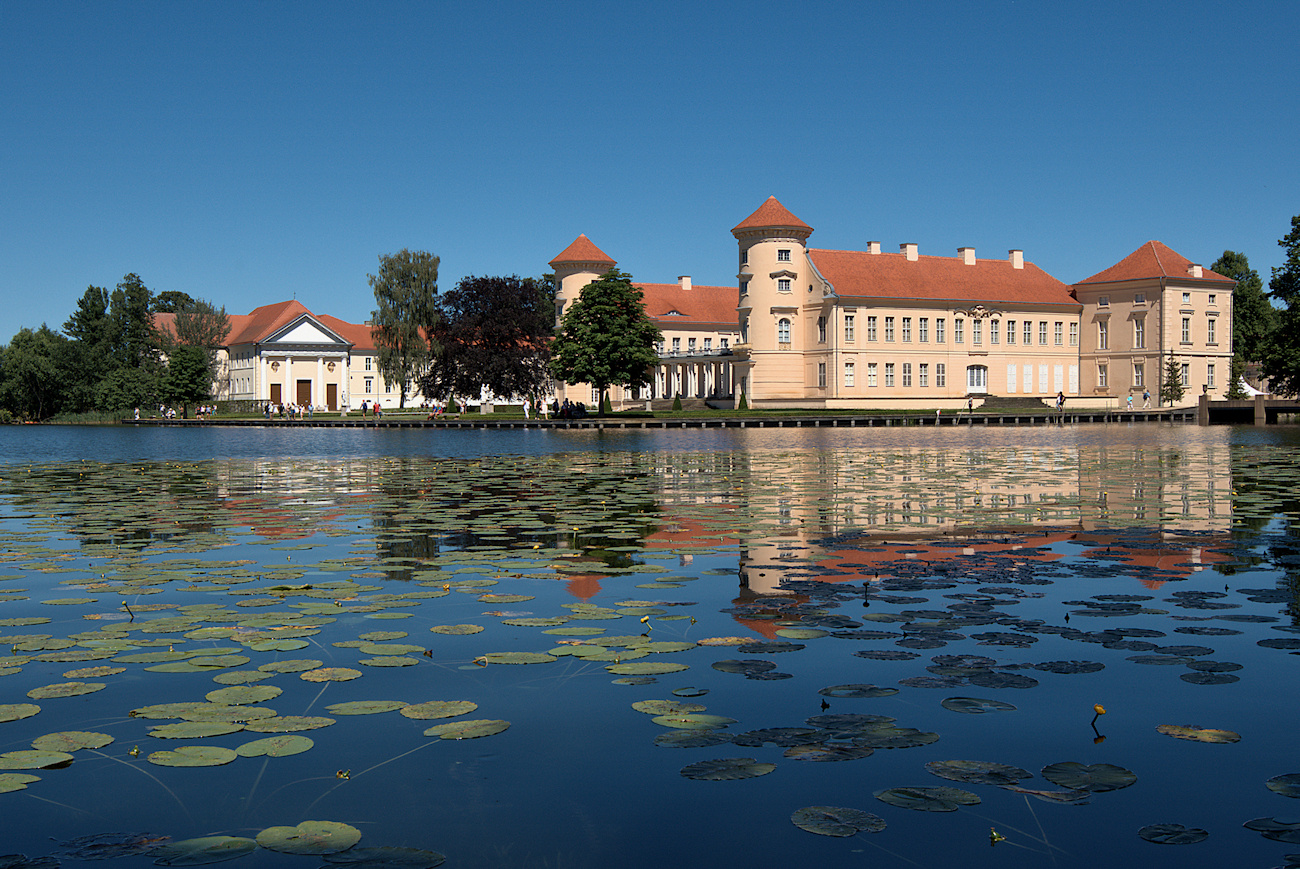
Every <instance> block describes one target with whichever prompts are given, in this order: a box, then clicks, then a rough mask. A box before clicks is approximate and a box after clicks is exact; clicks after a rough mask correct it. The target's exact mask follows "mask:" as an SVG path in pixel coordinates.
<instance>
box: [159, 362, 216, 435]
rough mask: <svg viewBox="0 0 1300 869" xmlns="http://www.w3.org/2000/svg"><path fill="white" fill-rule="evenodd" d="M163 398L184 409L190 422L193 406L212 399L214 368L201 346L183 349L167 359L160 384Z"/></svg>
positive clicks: (185, 416) (184, 413) (182, 413)
mask: <svg viewBox="0 0 1300 869" xmlns="http://www.w3.org/2000/svg"><path fill="white" fill-rule="evenodd" d="M160 389H161V390H162V394H163V397H164V398H165V399H166V400H167V401H168V402H169V403H170V404H173V405H176V404H179V405H180V406H181V416H182V417H184V418H186V419H188V418H189V415H190V405H191V404H198V403H200V402H203V401H207V400H208V399H209V398H211V397H212V368H211V364H210V362H209V361H208V353H207V351H206V350H204V349H203V348H202V347H189V346H180V347H177V348H176V349H175V350H173V351H172V353H171V354H170V355H168V357H167V373H166V375H165V376H164V377H163V379H162V382H161V384H160Z"/></svg>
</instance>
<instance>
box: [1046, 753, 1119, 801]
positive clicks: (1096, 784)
mask: <svg viewBox="0 0 1300 869" xmlns="http://www.w3.org/2000/svg"><path fill="white" fill-rule="evenodd" d="M1043 778H1045V779H1047V780H1048V781H1049V782H1051V783H1052V784H1054V785H1059V786H1060V787H1063V788H1069V789H1070V790H1075V791H1090V792H1091V793H1094V794H1100V793H1105V792H1107V791H1117V790H1119V789H1120V788H1126V787H1128V786H1129V785H1131V784H1133V783H1134V782H1136V781H1137V778H1138V777H1137V775H1136V774H1135V773H1133V772H1132V771H1131V770H1127V769H1125V768H1124V767H1122V766H1115V765H1114V764H1111V763H1094V764H1091V765H1085V764H1082V763H1078V762H1077V761H1073V760H1067V761H1063V762H1061V763H1053V764H1050V765H1048V766H1045V767H1043Z"/></svg>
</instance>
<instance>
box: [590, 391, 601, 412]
mask: <svg viewBox="0 0 1300 869" xmlns="http://www.w3.org/2000/svg"><path fill="white" fill-rule="evenodd" d="M591 403H592V404H594V405H596V407H600V390H599V389H597V388H596V387H594V386H593V387H592V388H591Z"/></svg>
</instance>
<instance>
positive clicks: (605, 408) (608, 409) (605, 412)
mask: <svg viewBox="0 0 1300 869" xmlns="http://www.w3.org/2000/svg"><path fill="white" fill-rule="evenodd" d="M613 412H614V404H613V402H611V401H610V400H609V393H608V392H606V393H605V395H604V397H602V398H601V400H600V414H601V416H609V415H610V414H611V413H613Z"/></svg>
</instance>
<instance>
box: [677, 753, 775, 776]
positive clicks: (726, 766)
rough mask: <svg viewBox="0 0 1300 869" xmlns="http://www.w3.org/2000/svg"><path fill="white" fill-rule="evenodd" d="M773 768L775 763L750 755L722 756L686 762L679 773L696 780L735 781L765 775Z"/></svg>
mask: <svg viewBox="0 0 1300 869" xmlns="http://www.w3.org/2000/svg"><path fill="white" fill-rule="evenodd" d="M774 769H776V764H774V763H759V762H758V761H756V760H755V759H754V758H752V757H724V758H719V759H717V760H701V761H699V762H698V763H692V764H688V765H686V766H684V767H682V769H681V774H682V776H684V777H685V778H689V779H694V780H696V781H736V780H738V779H745V778H756V777H758V776H760V775H767V774H768V773H770V772H772V770H774Z"/></svg>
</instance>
